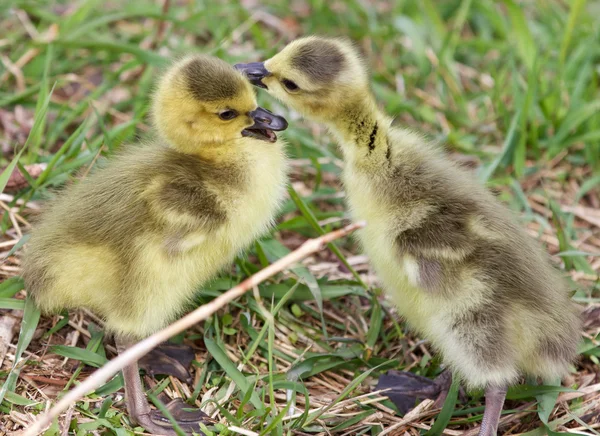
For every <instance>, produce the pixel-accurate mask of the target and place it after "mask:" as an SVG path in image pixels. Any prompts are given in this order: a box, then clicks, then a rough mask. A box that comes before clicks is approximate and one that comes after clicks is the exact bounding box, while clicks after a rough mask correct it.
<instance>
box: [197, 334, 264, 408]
mask: <svg viewBox="0 0 600 436" xmlns="http://www.w3.org/2000/svg"><path fill="white" fill-rule="evenodd" d="M204 345H205V346H206V350H207V351H208V352H209V353H210V355H211V356H212V358H213V359H215V360H216V361H217V363H218V364H219V365H221V368H223V370H224V371H225V372H226V373H227V375H228V376H229V378H231V380H233V382H234V383H235V384H236V385H237V387H238V388H240V390H241V391H242V392H243V393H246V392H248V390H249V389H252V385H251V384H250V382H248V380H247V379H246V377H245V376H244V374H242V373H241V372H240V371H239V370H238V369H237V367H236V366H235V364H234V363H233V362H232V361H231V360H230V359H229V357H227V353H226V352H225V350H223V348H221V346H220V345H218V344H217V343H216V342H215V341H213V340H212V339H210V338H208V337H206V336H205V337H204ZM250 402H251V403H252V405H253V406H254V407H255V408H256V409H258V410H263V409H264V408H265V407H264V405H263V403H262V401H260V398H258V395H257V394H256V392H253V393H252V396H251V397H250Z"/></svg>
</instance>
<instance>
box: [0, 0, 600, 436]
mask: <svg viewBox="0 0 600 436" xmlns="http://www.w3.org/2000/svg"><path fill="white" fill-rule="evenodd" d="M0 11H2V15H0V27H1V28H2V29H3V31H2V34H1V35H0V146H1V147H2V158H1V159H0V168H7V167H8V170H6V171H3V172H2V173H1V176H0V182H1V183H0V187H2V186H4V184H5V183H8V184H7V185H6V187H5V189H4V192H3V193H2V194H0V206H2V208H3V210H4V215H3V218H2V221H1V223H0V224H1V226H2V234H3V236H1V237H0V250H2V253H1V254H0V256H2V259H3V261H2V263H1V264H0V280H2V283H0V310H1V312H2V318H1V321H0V336H1V337H2V340H3V342H2V344H1V346H0V359H2V367H1V370H0V379H2V380H3V382H4V381H5V380H7V378H8V377H9V371H10V370H11V367H12V365H13V362H14V360H15V356H19V355H21V353H22V355H23V357H24V358H25V361H24V365H23V366H22V370H21V372H20V375H19V378H18V379H16V380H15V383H14V384H13V383H8V384H7V387H8V389H7V392H6V393H5V396H4V401H3V402H2V404H1V406H0V411H1V412H2V414H3V416H2V418H1V420H0V433H2V432H7V433H12V432H15V431H18V430H19V429H22V428H24V427H27V425H28V424H29V423H31V422H32V421H33V420H34V419H35V415H36V414H38V413H40V412H41V411H43V410H45V409H46V407H47V404H48V403H49V402H51V401H53V400H54V399H55V398H56V397H57V396H58V395H60V393H61V392H62V391H64V390H66V389H68V388H69V387H70V386H72V385H73V384H74V383H77V381H79V380H82V379H83V378H85V377H86V376H87V375H88V374H90V373H91V372H92V371H93V367H94V366H97V365H99V364H102V363H103V362H104V361H106V359H107V358H110V357H111V356H113V355H114V348H113V345H112V341H111V340H110V339H109V338H103V335H102V331H101V320H98V319H97V318H95V317H94V315H93V314H91V313H89V312H86V311H73V312H71V313H68V314H67V313H64V314H62V315H56V316H54V317H42V318H41V319H40V321H39V324H38V325H37V327H36V326H35V322H33V323H32V322H31V321H32V320H30V319H26V320H25V321H27V322H25V323H23V320H22V318H23V307H24V301H25V300H24V298H25V292H24V291H23V290H22V283H21V281H20V280H19V279H18V274H19V268H20V250H21V247H22V245H23V243H24V242H26V239H23V235H26V234H27V231H28V229H29V222H30V220H32V219H34V218H35V216H36V214H38V212H39V210H40V208H43V207H44V204H45V203H46V202H47V201H51V200H52V197H53V196H54V195H55V193H56V191H57V189H58V188H59V187H60V186H61V185H62V184H64V183H69V182H72V180H73V179H74V178H75V175H76V174H77V171H78V170H80V169H81V170H82V172H81V173H80V174H83V175H84V176H85V174H86V172H87V171H88V170H89V169H90V168H91V167H93V165H94V164H95V163H96V162H97V160H98V159H99V158H102V156H104V155H108V154H110V153H111V152H112V151H114V150H116V149H118V148H119V147H120V146H121V145H122V144H123V143H128V142H134V141H136V140H137V139H138V138H143V137H144V135H147V134H148V132H149V131H150V125H149V121H148V117H147V111H148V101H149V95H150V92H151V90H152V85H153V80H154V78H155V77H156V75H157V73H158V72H159V71H160V69H161V68H162V67H163V66H164V65H165V63H166V62H167V61H168V59H169V58H170V57H173V56H177V55H178V54H182V53H188V52H204V53H210V54H213V55H216V56H219V57H222V58H223V59H225V60H227V61H230V62H232V63H233V62H242V61H256V60H261V59H265V58H268V57H269V56H270V55H272V54H274V53H275V52H276V51H278V50H279V49H281V48H282V47H283V46H284V45H285V43H287V42H288V41H290V40H292V39H294V38H295V37H297V36H300V35H305V34H311V33H318V34H327V35H343V36H346V37H350V38H352V39H353V40H355V41H356V42H357V44H358V46H359V47H360V49H361V50H362V51H363V53H364V54H365V57H366V59H367V61H368V63H369V65H371V68H372V76H373V89H374V92H375V93H376V95H377V97H378V99H379V101H380V102H381V104H382V105H383V106H384V107H385V109H386V110H387V111H388V112H389V113H391V114H394V115H395V116H396V122H397V123H399V124H402V125H405V126H408V127H411V128H414V129H418V130H420V131H422V132H425V133H426V134H428V135H429V136H430V137H431V138H432V139H433V140H436V141H439V142H440V144H444V145H445V146H446V147H447V149H448V153H449V156H450V157H451V158H453V159H457V160H459V161H461V162H462V163H464V164H465V165H468V166H469V167H470V168H472V170H473V171H474V172H476V174H477V176H478V177H480V179H481V180H482V182H485V183H487V185H488V186H489V187H490V189H492V190H493V191H494V192H496V193H497V194H498V195H499V197H500V198H501V200H502V201H504V202H505V203H507V204H508V205H509V206H510V207H511V208H512V209H513V210H514V211H515V212H516V213H517V214H519V217H520V219H521V222H522V223H523V225H524V226H526V227H527V228H528V229H529V231H530V233H531V236H532V237H534V238H537V239H539V240H540V241H541V242H542V243H543V244H544V245H545V247H546V248H547V250H548V251H549V252H550V253H551V255H552V259H553V261H554V262H555V264H556V266H557V267H558V268H561V269H562V270H563V271H564V275H565V277H567V278H568V279H569V281H570V284H571V287H572V289H573V291H574V296H573V298H574V299H575V300H576V301H577V302H578V303H580V304H581V307H582V310H584V314H585V334H584V341H583V343H582V344H581V355H580V359H579V361H578V362H577V363H576V364H575V365H574V366H573V370H572V374H571V376H570V377H569V378H568V379H567V380H565V381H564V382H563V384H564V386H566V387H576V388H579V391H577V392H573V391H569V392H561V393H560V395H559V397H558V402H557V403H556V406H554V402H553V399H552V395H553V392H552V389H553V388H549V389H550V390H549V391H544V390H543V389H541V388H535V387H532V386H529V387H523V386H521V387H516V388H514V389H512V390H511V391H510V393H509V401H508V402H507V404H506V407H505V415H504V417H503V421H504V422H505V425H504V426H503V427H502V429H503V430H502V432H503V433H506V434H516V433H524V432H529V433H528V434H543V433H544V431H545V430H544V429H543V427H542V426H543V424H542V420H543V421H546V422H548V426H549V427H550V428H551V429H553V430H554V431H556V432H566V431H569V432H573V431H580V432H585V433H586V434H598V433H596V432H595V431H594V430H593V428H598V427H600V424H599V423H598V420H597V417H598V415H599V414H600V412H599V410H600V394H599V392H600V380H599V376H598V373H599V371H598V370H599V365H598V356H600V344H599V342H598V338H599V336H598V335H599V333H600V320H599V316H598V313H600V309H599V308H600V305H599V304H598V303H599V302H600V280H599V278H598V272H599V271H600V257H598V255H599V254H600V195H599V192H598V186H599V185H600V92H599V90H598V81H599V79H600V78H599V75H600V64H599V53H598V40H599V37H600V35H599V32H600V30H599V29H600V28H599V27H598V26H597V24H596V22H595V19H594V17H596V16H598V14H599V13H600V5H599V4H598V3H597V2H587V3H586V1H584V0H583V1H582V0H573V1H572V2H569V5H567V4H566V2H562V1H558V0H539V1H535V0H530V1H522V2H520V3H517V2H516V1H514V0H505V1H503V2H495V1H493V0H478V1H472V0H461V1H459V0H447V1H440V2H433V1H431V0H421V1H417V0H407V1H402V2H393V1H368V0H365V1H354V2H341V1H335V2H324V1H320V0H295V1H292V2H284V1H281V0H275V1H273V2H268V4H260V3H259V2H256V1H254V0H241V1H239V2H238V1H235V0H226V1H222V2H212V1H198V2H194V1H176V0H171V1H170V2H169V1H168V0H167V2H166V3H163V1H162V0H161V1H159V2H156V3H155V2H149V1H135V2H114V1H107V2H105V1H100V0H79V1H76V2H58V1H51V2H42V1H26V0H15V1H12V2H8V3H6V4H3V5H2V6H0ZM259 101H260V103H261V104H263V105H264V106H266V107H268V108H270V109H272V110H273V111H275V112H280V113H284V114H286V116H287V117H288V120H289V121H290V124H291V126H290V128H289V130H288V131H287V132H285V133H284V136H285V137H286V138H287V140H288V142H289V153H290V155H291V157H292V159H293V160H292V163H293V165H292V168H293V171H292V175H291V188H290V192H289V197H288V200H287V202H286V203H285V205H284V208H283V211H282V214H281V216H280V218H279V219H278V221H277V222H278V224H277V227H276V228H275V229H274V230H273V232H272V234H271V235H270V236H268V237H266V238H265V239H263V240H262V241H260V242H258V243H257V244H256V245H255V247H253V248H252V250H250V251H249V253H248V254H247V255H246V256H244V257H242V258H240V259H239V260H238V261H237V262H236V264H235V266H233V267H232V268H231V270H230V271H227V272H226V273H224V274H223V276H222V277H221V278H220V279H219V280H217V281H216V282H215V283H214V284H213V285H211V286H210V287H209V288H208V289H204V290H203V292H201V293H199V296H198V299H197V304H198V305H200V304H202V303H203V302H205V301H208V300H209V299H211V298H212V297H214V296H215V295H217V294H219V293H220V292H221V291H224V290H226V289H229V288H230V287H231V286H233V285H235V284H236V283H238V282H240V281H241V280H242V279H243V278H244V277H246V276H248V275H249V274H251V273H252V272H255V271H257V270H258V269H260V268H261V266H263V265H265V264H266V263H268V262H271V261H273V260H274V259H277V258H279V257H281V256H283V255H284V254H285V253H286V252H287V251H288V250H290V249H294V248H296V247H298V246H299V245H300V244H301V243H302V241H304V240H305V239H306V238H309V237H314V236H316V235H318V234H320V233H322V232H324V231H325V232H326V231H330V230H332V229H334V228H338V227H339V226H340V225H342V224H343V223H344V222H346V221H347V212H346V210H345V208H344V202H343V187H342V186H341V185H340V182H339V173H340V168H341V166H342V162H341V160H340V155H339V152H338V151H337V150H336V148H335V146H334V145H333V144H332V140H331V138H330V137H329V136H328V134H327V132H325V131H324V130H323V129H322V128H320V127H319V126H316V125H312V124H309V123H307V122H304V121H302V120H301V119H300V118H299V117H298V116H297V115H296V114H294V113H290V112H289V111H287V110H286V109H285V108H283V107H281V106H280V105H278V104H277V103H275V102H274V101H272V100H271V99H269V97H268V96H266V95H265V94H264V93H260V94H259ZM24 146H25V147H24ZM17 157H18V165H19V169H20V171H21V174H23V173H25V175H24V176H22V177H17V176H16V175H14V176H12V177H11V178H10V179H9V178H8V176H9V174H10V173H11V172H12V169H13V167H14V165H15V163H16V162H17ZM15 174H18V173H15ZM25 238H26V237H25ZM337 247H338V248H339V253H338V255H336V254H334V253H332V252H331V251H329V250H325V251H322V252H320V253H318V254H316V255H314V256H311V257H310V258H308V259H307V260H306V261H305V262H304V263H303V265H302V266H299V267H297V268H294V269H293V270H290V271H288V272H286V273H285V274H281V275H278V276H276V277H275V278H274V279H272V280H269V281H267V282H266V283H264V284H263V285H262V286H261V287H260V289H259V292H257V293H250V294H248V295H247V296H245V297H243V298H240V299H239V300H238V301H236V302H235V303H234V304H231V305H230V306H229V307H227V308H225V309H223V310H221V311H220V312H219V313H218V314H217V315H216V316H213V317H212V318H211V319H209V320H208V321H206V322H205V323H204V324H203V325H198V326H197V327H195V328H193V329H190V330H188V331H186V332H185V334H183V335H181V336H180V337H178V338H176V339H175V340H177V341H183V342H185V343H188V344H191V345H193V346H194V350H195V352H196V357H195V360H194V362H193V367H194V369H193V371H192V373H193V376H194V383H193V385H191V386H188V385H186V384H183V383H181V382H179V381H178V380H176V379H174V378H173V377H168V378H163V379H162V380H160V378H159V381H158V382H157V386H156V388H155V392H159V391H163V392H164V393H165V394H166V395H168V396H169V397H183V398H184V399H186V400H188V401H189V403H190V404H196V405H198V406H200V405H202V406H203V408H204V410H205V411H206V412H207V413H209V414H210V415H211V416H213V417H214V418H215V419H216V420H217V422H218V424H217V425H216V426H215V427H213V430H214V431H215V432H217V431H221V434H235V431H234V430H232V429H231V428H232V427H238V428H244V429H246V433H244V434H248V435H255V434H276V435H280V434H281V435H283V434H319V435H356V434H370V435H376V434H378V435H383V434H392V435H396V434H410V435H416V434H419V433H420V432H422V431H424V430H427V429H429V428H430V427H431V426H432V424H433V422H434V421H436V419H437V420H438V421H439V422H442V423H444V422H446V421H447V420H449V422H448V426H447V429H446V430H445V431H444V434H448V435H454V434H460V433H461V432H462V431H463V430H465V429H468V428H474V427H475V426H477V425H478V424H479V422H480V421H481V413H482V410H483V408H482V402H481V399H482V398H481V393H477V392H475V393H468V395H467V393H465V395H462V394H461V395H459V397H458V400H457V401H456V404H454V402H453V401H452V402H447V404H446V406H447V407H446V408H445V410H444V412H443V413H442V414H440V415H438V413H439V410H437V409H435V408H433V407H432V404H431V402H429V401H425V402H424V403H422V404H421V405H420V406H419V407H418V409H416V410H414V411H413V412H411V413H410V414H409V415H407V416H404V417H403V416H401V415H400V414H399V413H397V411H396V410H395V406H394V405H393V403H392V402H391V401H390V400H388V399H387V398H386V397H385V394H384V393H377V392H375V386H376V384H377V380H378V377H379V375H380V374H382V373H384V372H386V371H387V370H390V369H400V370H411V371H413V372H414V373H416V374H420V375H424V376H427V377H430V378H433V377H435V376H436V375H437V374H439V372H440V371H441V367H440V361H439V359H437V358H436V357H435V355H434V354H433V353H432V351H431V349H430V347H429V344H428V343H427V341H426V340H424V339H422V338H418V337H416V336H414V335H413V334H412V333H410V331H409V330H408V329H407V328H406V326H405V325H404V323H403V321H402V319H400V318H399V317H398V316H397V314H396V313H395V311H394V309H393V307H391V306H390V304H389V303H388V302H387V301H386V299H385V296H384V295H383V294H382V292H381V290H380V289H379V288H378V286H379V284H378V281H377V277H376V275H375V274H374V272H373V271H372V270H371V268H370V266H369V263H368V259H367V258H366V257H365V256H364V255H362V254H361V253H360V251H359V250H358V248H357V246H356V245H355V244H354V243H353V242H352V239H351V238H347V239H345V240H343V241H341V242H338V243H337ZM355 273H357V274H358V275H359V276H360V279H361V280H362V282H363V283H364V284H365V285H366V286H363V284H361V283H360V282H358V281H357V280H356V275H355ZM298 282H300V284H299V285H298V286H297V287H296V286H295V285H296V284H297V283H298ZM307 283H308V284H311V288H312V293H311V291H309V288H308V287H307V286H306V284H307ZM315 296H316V297H317V298H315ZM319 300H322V304H321V302H320V301H319ZM265 311H267V312H270V313H271V314H272V315H273V317H274V322H273V323H271V322H269V321H268V320H269V319H270V316H265ZM21 326H23V328H22V332H21V342H20V346H17V342H18V340H19V337H18V330H19V327H21ZM27 336H29V339H31V343H30V344H29V346H28V347H27V350H25V351H23V349H22V348H23V344H24V343H25V342H26V339H28V338H27ZM73 347H74V348H73ZM15 374H16V373H15ZM234 381H236V382H235V383H234ZM236 383H237V384H236ZM240 385H241V386H244V385H245V386H246V389H248V391H251V390H252V389H249V388H252V387H254V390H255V392H257V394H258V395H259V398H261V399H262V403H259V404H258V405H259V406H262V407H259V408H258V409H257V405H256V404H252V403H253V402H252V400H250V396H249V395H245V394H246V392H243V391H242V390H240V388H239V386H240ZM120 388H121V380H120V379H119V378H117V379H115V380H113V382H111V383H110V384H109V385H107V386H105V387H104V388H103V389H102V390H100V391H97V392H96V393H95V394H94V395H90V396H88V397H87V398H85V399H84V400H83V401H80V402H78V403H77V404H76V405H74V406H73V407H72V408H71V409H70V410H69V412H68V413H67V414H64V415H62V416H61V418H60V420H59V421H58V422H56V423H55V425H54V427H52V428H51V430H50V433H48V434H59V433H60V434H67V431H69V428H70V431H71V432H73V434H75V433H77V434H87V433H86V432H91V433H92V434H99V432H101V431H107V429H108V432H109V434H110V432H113V433H115V434H127V433H126V431H131V430H132V427H131V425H130V422H129V420H128V418H127V416H126V415H125V414H124V405H123V401H122V396H121V394H120V393H119V389H120ZM536 395H537V399H536ZM249 400H250V401H249ZM254 403H256V402H254ZM286 406H289V407H288V409H287V410H286V409H285V407H286ZM450 412H451V414H450ZM228 428H229V430H228ZM138 430H140V429H139V428H138ZM434 432H435V429H434V431H432V433H434Z"/></svg>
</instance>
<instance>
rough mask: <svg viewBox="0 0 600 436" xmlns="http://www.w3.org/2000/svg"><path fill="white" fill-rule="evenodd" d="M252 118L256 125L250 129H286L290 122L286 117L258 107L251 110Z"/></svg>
mask: <svg viewBox="0 0 600 436" xmlns="http://www.w3.org/2000/svg"><path fill="white" fill-rule="evenodd" d="M248 115H250V118H252V119H253V120H254V125H253V126H252V127H250V129H268V130H275V131H277V132H278V131H280V130H285V129H287V127H288V122H287V121H286V119H285V118H283V117H281V116H279V115H275V114H274V113H272V112H269V111H268V110H266V109H265V108H262V107H260V106H259V107H257V108H256V109H254V110H253V111H252V112H250V113H249V114H248Z"/></svg>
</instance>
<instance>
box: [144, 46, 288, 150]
mask: <svg viewBox="0 0 600 436" xmlns="http://www.w3.org/2000/svg"><path fill="white" fill-rule="evenodd" d="M152 114H153V119H154V124H155V126H156V128H157V129H158V131H159V133H160V134H161V135H162V136H163V137H164V138H165V140H166V141H167V142H168V143H169V144H170V145H171V146H172V147H174V148H175V149H177V150H179V151H181V152H184V153H190V154H202V152H203V151H204V150H207V149H208V148H214V147H218V146H235V144H236V143H238V141H239V140H240V139H242V138H243V137H249V138H254V139H258V140H263V141H268V142H275V141H276V140H277V136H276V135H275V133H274V131H279V130H285V129H286V128H287V122H286V120H285V118H283V117H280V116H277V115H274V114H272V113H271V112H269V111H267V110H266V109H263V108H261V107H259V106H257V104H256V95H255V94H254V89H253V88H252V85H251V84H250V83H249V82H248V80H247V79H246V78H245V77H244V75H243V74H241V73H240V72H239V71H236V69H235V68H233V67H232V66H231V65H229V64H227V63H226V62H224V61H222V60H220V59H217V58H215V57H211V56H206V55H194V56H190V57H187V58H185V59H183V60H181V61H179V62H176V63H175V64H174V65H173V66H172V67H171V68H170V69H169V70H167V72H166V73H165V74H164V76H163V77H162V78H161V80H160V81H159V83H158V86H157V89H156V92H155V94H154V100H153V106H152Z"/></svg>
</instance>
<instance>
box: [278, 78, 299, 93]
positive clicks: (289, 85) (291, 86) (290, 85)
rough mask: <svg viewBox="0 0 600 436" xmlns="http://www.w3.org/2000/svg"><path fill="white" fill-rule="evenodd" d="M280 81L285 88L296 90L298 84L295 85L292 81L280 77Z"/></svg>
mask: <svg viewBox="0 0 600 436" xmlns="http://www.w3.org/2000/svg"><path fill="white" fill-rule="evenodd" d="M281 83H283V86H285V87H286V88H287V90H288V91H297V90H298V89H299V88H298V85H296V84H295V83H294V82H292V81H291V80H288V79H282V80H281Z"/></svg>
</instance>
